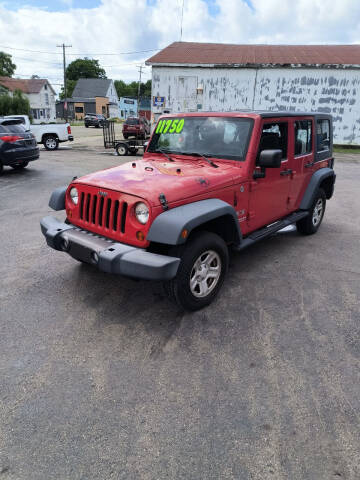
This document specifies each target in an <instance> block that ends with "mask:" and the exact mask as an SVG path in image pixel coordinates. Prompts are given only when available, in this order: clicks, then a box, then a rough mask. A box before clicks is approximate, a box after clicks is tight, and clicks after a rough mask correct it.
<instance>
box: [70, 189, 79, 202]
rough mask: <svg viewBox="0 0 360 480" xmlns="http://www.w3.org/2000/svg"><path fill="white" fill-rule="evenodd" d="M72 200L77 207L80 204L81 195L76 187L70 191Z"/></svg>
mask: <svg viewBox="0 0 360 480" xmlns="http://www.w3.org/2000/svg"><path fill="white" fill-rule="evenodd" d="M70 198H71V200H72V202H73V203H74V204H75V205H77V204H78V201H79V194H78V191H77V189H76V188H75V187H72V188H71V189H70Z"/></svg>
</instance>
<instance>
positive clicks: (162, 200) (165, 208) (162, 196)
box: [159, 193, 169, 211]
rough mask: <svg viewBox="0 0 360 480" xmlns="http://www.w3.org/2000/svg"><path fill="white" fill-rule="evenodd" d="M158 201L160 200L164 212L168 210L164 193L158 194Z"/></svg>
mask: <svg viewBox="0 0 360 480" xmlns="http://www.w3.org/2000/svg"><path fill="white" fill-rule="evenodd" d="M159 200H160V203H161V205H162V208H163V210H164V211H166V210H169V205H168V203H167V200H166V197H165V194H164V193H160V195H159Z"/></svg>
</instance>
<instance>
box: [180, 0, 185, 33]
mask: <svg viewBox="0 0 360 480" xmlns="http://www.w3.org/2000/svg"><path fill="white" fill-rule="evenodd" d="M184 2H185V0H182V7H181V23H180V42H181V40H182V26H183V18H184Z"/></svg>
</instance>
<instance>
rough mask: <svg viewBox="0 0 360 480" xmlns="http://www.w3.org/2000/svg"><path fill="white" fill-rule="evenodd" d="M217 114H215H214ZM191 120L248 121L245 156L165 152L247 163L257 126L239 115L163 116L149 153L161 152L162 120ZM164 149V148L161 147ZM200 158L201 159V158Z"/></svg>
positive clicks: (149, 146) (154, 133) (166, 149)
mask: <svg viewBox="0 0 360 480" xmlns="http://www.w3.org/2000/svg"><path fill="white" fill-rule="evenodd" d="M214 113H215V112H214ZM191 118H202V119H204V120H205V119H207V118H215V119H220V118H221V119H224V121H226V120H233V119H237V120H239V121H247V122H248V123H249V132H248V135H247V138H246V141H245V145H244V150H243V151H244V155H243V156H240V155H238V156H235V155H220V156H219V154H215V153H214V154H212V153H211V152H205V151H204V152H202V151H198V152H194V151H182V152H181V151H178V150H171V149H169V148H163V150H164V151H166V153H169V154H173V155H184V156H190V157H191V156H192V155H193V156H195V155H203V156H205V157H207V158H216V159H218V160H230V161H235V162H245V160H246V156H247V153H248V150H249V144H250V140H251V136H252V133H253V130H254V124H255V120H254V118H252V117H247V116H237V115H233V116H232V115H231V116H230V115H223V116H222V115H219V114H217V115H186V114H183V115H181V114H180V115H169V116H161V117H160V118H159V119H158V122H157V123H156V125H155V128H154V131H153V134H152V137H151V140H150V142H149V145H148V148H147V150H146V151H147V152H148V153H157V151H159V146H158V139H159V137H160V135H161V133H156V129H157V126H158V124H159V122H160V120H174V119H179V120H180V119H184V120H186V119H191ZM161 148H162V147H161ZM199 158H200V157H199Z"/></svg>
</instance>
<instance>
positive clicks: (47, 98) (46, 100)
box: [45, 93, 49, 105]
mask: <svg viewBox="0 0 360 480" xmlns="http://www.w3.org/2000/svg"><path fill="white" fill-rule="evenodd" d="M45 103H46V105H49V94H48V93H45Z"/></svg>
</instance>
